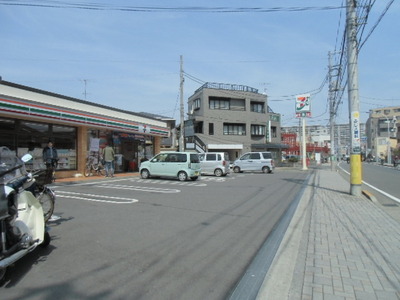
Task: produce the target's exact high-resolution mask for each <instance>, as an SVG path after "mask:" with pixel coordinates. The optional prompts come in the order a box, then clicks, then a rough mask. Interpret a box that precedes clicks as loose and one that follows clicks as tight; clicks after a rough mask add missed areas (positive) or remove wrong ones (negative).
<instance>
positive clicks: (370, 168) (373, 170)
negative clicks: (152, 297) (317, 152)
mask: <svg viewBox="0 0 400 300" xmlns="http://www.w3.org/2000/svg"><path fill="white" fill-rule="evenodd" d="M339 167H340V168H343V169H344V170H345V171H346V172H350V165H349V164H347V163H340V164H339ZM362 168H363V172H362V180H363V187H362V188H363V190H367V191H368V192H370V193H371V194H372V195H373V196H374V197H373V199H374V200H376V201H375V202H376V204H377V205H379V206H380V207H381V208H382V209H383V210H385V211H386V212H387V213H388V214H389V215H391V216H392V217H393V218H394V219H396V220H397V221H399V222H400V184H399V183H400V181H399V179H400V170H397V169H394V168H393V167H392V166H382V165H380V164H376V163H366V162H364V163H363V164H362Z"/></svg>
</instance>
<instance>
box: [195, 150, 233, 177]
mask: <svg viewBox="0 0 400 300" xmlns="http://www.w3.org/2000/svg"><path fill="white" fill-rule="evenodd" d="M199 159H200V166H201V174H206V175H215V176H218V177H219V176H226V175H227V174H228V173H229V172H230V168H229V156H228V153H225V152H206V153H200V154H199Z"/></svg>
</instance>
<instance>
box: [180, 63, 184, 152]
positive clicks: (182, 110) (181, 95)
mask: <svg viewBox="0 0 400 300" xmlns="http://www.w3.org/2000/svg"><path fill="white" fill-rule="evenodd" d="M180 62H181V63H180V66H181V67H180V79H181V80H180V99H181V109H180V111H181V123H180V127H181V129H180V133H181V134H180V137H179V151H180V152H183V151H185V136H184V133H185V128H184V126H185V122H184V119H185V105H184V103H183V82H184V81H185V78H184V77H183V56H182V55H181V56H180Z"/></svg>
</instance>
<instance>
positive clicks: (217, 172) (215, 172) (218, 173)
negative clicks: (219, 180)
mask: <svg viewBox="0 0 400 300" xmlns="http://www.w3.org/2000/svg"><path fill="white" fill-rule="evenodd" d="M214 175H215V176H217V177H221V176H222V175H223V172H222V170H221V169H215V171H214Z"/></svg>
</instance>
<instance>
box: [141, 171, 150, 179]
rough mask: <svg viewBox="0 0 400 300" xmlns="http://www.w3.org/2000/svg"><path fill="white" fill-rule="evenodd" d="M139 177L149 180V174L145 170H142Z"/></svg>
mask: <svg viewBox="0 0 400 300" xmlns="http://www.w3.org/2000/svg"><path fill="white" fill-rule="evenodd" d="M140 177H142V178H143V179H148V178H150V172H149V171H148V170H147V169H143V170H142V172H140Z"/></svg>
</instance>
